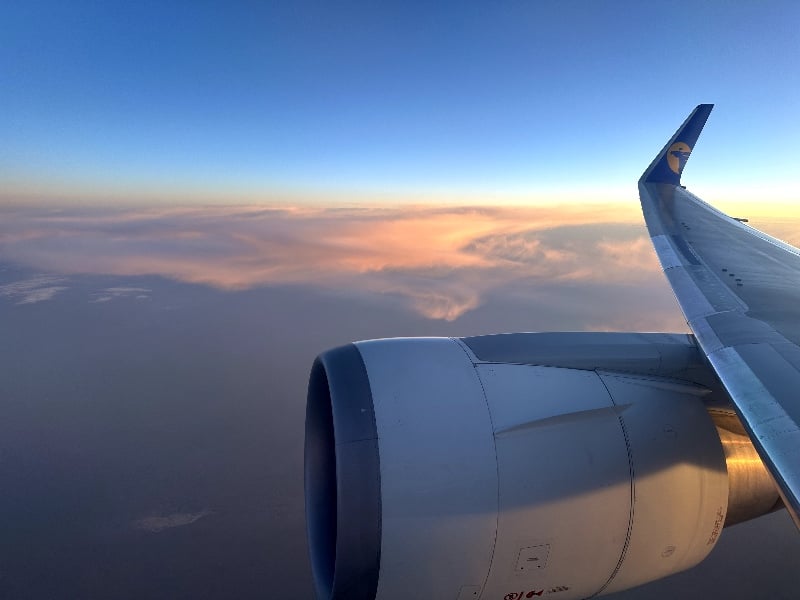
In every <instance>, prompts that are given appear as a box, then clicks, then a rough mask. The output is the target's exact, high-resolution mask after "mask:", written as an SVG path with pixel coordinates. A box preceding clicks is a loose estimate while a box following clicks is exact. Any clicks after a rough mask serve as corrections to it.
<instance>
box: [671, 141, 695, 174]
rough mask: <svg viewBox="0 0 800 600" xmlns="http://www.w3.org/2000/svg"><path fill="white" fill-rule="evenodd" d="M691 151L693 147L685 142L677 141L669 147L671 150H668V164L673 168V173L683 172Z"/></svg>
mask: <svg viewBox="0 0 800 600" xmlns="http://www.w3.org/2000/svg"><path fill="white" fill-rule="evenodd" d="M691 153H692V149H691V148H689V145H688V144H684V143H683V142H675V143H674V144H672V146H670V147H669V150H667V164H668V165H669V168H670V169H672V172H673V173H677V174H678V175H680V174H681V171H683V165H685V164H686V161H687V160H688V159H689V155H690V154H691Z"/></svg>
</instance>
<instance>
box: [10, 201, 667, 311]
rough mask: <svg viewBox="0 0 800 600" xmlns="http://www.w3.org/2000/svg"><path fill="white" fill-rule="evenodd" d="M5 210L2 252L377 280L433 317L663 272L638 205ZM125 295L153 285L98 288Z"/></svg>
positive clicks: (184, 271) (358, 282)
mask: <svg viewBox="0 0 800 600" xmlns="http://www.w3.org/2000/svg"><path fill="white" fill-rule="evenodd" d="M0 217H2V219H1V221H2V224H0V260H3V261H5V262H14V263H17V264H21V265H25V266H28V267H31V268H34V269H37V270H39V271H47V272H52V273H57V274H113V275H120V276H135V275H161V276H165V277H169V278H173V279H176V280H180V281H184V282H193V283H202V284H207V285H211V286H215V287H218V288H222V289H230V290H241V289H247V288H252V287H256V286H265V285H276V284H299V285H308V286H314V287H318V288H323V289H328V290H334V291H337V292H339V293H348V292H349V293H369V294H381V295H384V296H386V297H388V298H390V299H396V300H398V301H400V302H402V303H403V304H405V305H406V306H408V307H409V308H411V309H412V310H414V311H416V312H418V313H420V314H422V315H424V316H426V317H429V318H431V319H445V320H454V319H456V318H458V317H459V316H461V315H463V314H464V313H465V312H467V311H469V310H472V309H475V308H476V307H478V306H480V305H481V304H482V302H484V300H485V298H486V297H487V295H489V294H491V293H493V292H495V291H497V290H501V289H504V288H507V287H509V286H515V287H517V288H524V287H527V288H529V289H530V290H535V289H536V288H537V286H538V285H541V284H543V283H547V284H548V285H552V284H553V283H554V282H584V283H602V284H616V285H647V284H650V283H652V282H654V281H660V280H661V279H660V278H662V277H663V276H662V275H661V273H660V271H659V268H658V262H657V260H656V257H655V254H654V252H653V250H652V248H651V246H650V243H649V240H648V238H647V235H646V231H645V229H644V226H643V225H642V224H641V216H640V215H639V213H638V208H637V207H635V206H634V207H630V206H622V205H620V206H602V205H589V206H569V207H553V206H547V207H490V208H475V207H469V208H462V207H431V206H423V207H402V208H312V207H302V208H270V207H267V208H263V207H234V208H220V207H214V208H196V209H170V210H162V209H138V210H99V209H86V210H82V209H69V210H49V211H48V210H11V209H6V210H4V211H0ZM48 281H49V283H48V282H44V281H39V283H37V284H34V283H29V284H26V283H24V282H18V283H16V284H14V285H12V286H11V287H9V286H5V287H4V288H3V289H0V294H5V295H9V296H12V297H14V298H19V301H20V302H33V301H36V298H40V299H45V296H47V294H50V295H51V296H52V294H55V293H57V291H59V290H60V289H62V288H61V287H59V286H57V285H55V282H57V281H58V280H57V279H54V278H53V279H50V280H48ZM15 286H16V287H15ZM26 286H27V287H26ZM26 290H28V291H26ZM37 294H38V296H37ZM122 295H126V296H134V297H136V296H147V290H143V289H141V290H140V289H121V288H120V289H109V290H105V291H103V292H98V294H97V297H96V298H95V301H96V302H105V301H108V300H110V299H112V298H114V297H119V296H122Z"/></svg>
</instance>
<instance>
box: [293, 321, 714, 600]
mask: <svg viewBox="0 0 800 600" xmlns="http://www.w3.org/2000/svg"><path fill="white" fill-rule="evenodd" d="M548 335H550V337H548ZM492 338H493V339H492ZM548 352H549V353H550V355H551V356H552V355H554V354H555V355H558V356H556V358H554V359H552V360H550V361H548V360H547V358H546V355H548ZM702 369H703V366H702V363H701V362H700V360H699V359H698V355H697V351H696V348H695V347H694V345H693V344H692V342H691V340H690V339H689V338H688V336H677V335H676V336H670V335H663V336H654V335H652V334H651V335H649V336H641V335H639V334H562V335H561V337H553V336H552V334H512V335H509V336H487V337H485V338H465V339H451V338H422V339H412V338H409V339H391V340H374V341H367V342H358V343H355V344H349V345H347V346H343V347H340V348H337V349H334V350H331V351H328V352H326V353H324V354H322V355H320V356H319V357H318V358H317V360H316V362H315V363H314V366H313V368H312V372H311V378H310V381H309V394H308V405H307V416H306V459H305V462H306V514H307V523H308V537H309V547H310V553H311V562H312V570H313V575H314V581H315V586H316V590H317V595H318V597H319V598H324V599H333V598H348V599H351V600H361V599H364V600H373V599H375V598H379V599H381V600H388V599H394V598H398V599H399V598H417V597H418V598H457V599H459V600H464V599H477V598H482V599H497V600H518V599H521V598H534V597H539V596H551V595H552V596H555V597H558V598H563V599H564V600H567V599H570V598H586V597H589V596H592V595H596V594H607V593H611V592H615V591H620V590H624V589H627V588H630V587H633V586H635V585H639V584H642V583H646V582H649V581H653V580H656V579H659V578H661V577H665V576H667V575H670V574H672V573H676V572H679V571H682V570H684V569H687V568H689V567H691V566H693V565H695V564H697V563H698V562H700V561H701V560H702V559H703V558H705V557H706V555H707V554H708V553H709V552H710V551H711V549H712V548H713V547H714V545H715V543H716V541H717V539H718V537H719V534H720V531H721V529H722V527H723V525H724V522H725V517H726V512H727V507H728V496H729V490H728V477H727V472H726V463H725V454H724V453H723V449H722V444H721V442H720V437H719V435H718V434H717V429H716V428H715V425H714V423H713V422H712V420H711V418H710V416H709V414H708V412H707V410H706V406H705V405H704V403H703V396H704V395H705V394H706V393H707V392H708V390H707V389H706V388H705V387H703V386H700V385H698V384H697V383H693V382H690V381H686V380H685V379H679V378H677V377H676V376H680V375H681V374H684V375H685V374H686V373H690V372H694V373H695V375H696V374H697V373H698V370H702ZM693 370H694V371H693ZM693 379H697V377H693Z"/></svg>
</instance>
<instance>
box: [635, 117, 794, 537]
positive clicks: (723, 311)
mask: <svg viewBox="0 0 800 600" xmlns="http://www.w3.org/2000/svg"><path fill="white" fill-rule="evenodd" d="M712 108H713V105H711V104H701V105H699V106H698V107H697V108H695V110H694V111H693V112H692V114H691V115H689V118H687V119H686V121H685V122H684V123H683V125H681V127H680V128H679V129H678V131H677V132H676V133H675V135H674V136H673V137H672V138H671V139H670V141H669V142H668V143H667V145H666V146H665V147H664V148H663V149H662V150H661V152H660V153H659V154H658V155H657V156H656V158H655V160H653V162H652V163H651V164H650V166H649V167H648V168H647V170H646V171H645V172H644V174H643V175H642V177H641V179H640V180H639V196H640V198H641V202H642V212H643V214H644V218H645V222H646V223H647V228H648V231H649V232H650V237H651V238H652V242H653V246H654V247H655V249H656V253H657V254H658V258H659V261H660V262H661V266H662V268H663V269H664V273H665V275H666V276H667V279H668V280H669V282H670V285H671V286H672V289H673V291H674V293H675V296H676V298H677V299H678V303H679V304H680V306H681V309H682V311H683V314H684V316H685V317H686V320H687V322H688V324H689V326H690V327H691V328H692V331H693V332H694V334H695V336H696V338H697V341H698V343H699V345H700V347H701V349H702V350H703V352H704V353H705V354H706V356H707V357H708V360H709V362H710V363H711V365H712V367H713V368H714V370H715V371H716V373H717V375H718V376H719V379H720V380H721V382H722V383H723V385H724V386H725V388H726V389H727V391H728V393H729V394H730V396H731V399H732V400H733V402H734V404H735V407H736V410H737V412H738V413H739V416H740V417H741V419H742V422H743V424H744V426H745V427H746V428H747V430H748V432H749V434H750V437H751V438H752V440H753V443H754V445H755V446H756V448H757V449H758V451H759V454H760V455H761V458H762V459H763V460H764V462H765V464H766V465H767V466H768V467H769V469H770V471H771V472H772V475H773V477H774V478H775V481H776V483H777V484H778V487H779V488H780V491H781V496H782V497H783V500H784V503H785V504H786V507H787V508H788V510H789V512H790V513H791V515H792V518H793V519H794V522H795V525H797V526H798V528H800V517H798V515H800V426H799V425H798V423H800V250H798V249H796V248H794V247H792V246H789V245H788V244H785V243H784V242H781V241H780V240H777V239H775V238H772V237H770V236H768V235H767V234H765V233H762V232H760V231H758V230H756V229H753V228H751V227H749V226H747V225H744V224H743V223H741V222H739V221H737V220H736V219H733V218H731V217H729V216H727V215H725V214H723V213H722V212H720V211H718V210H717V209H715V208H713V207H712V206H710V205H708V204H706V203H705V202H703V201H702V200H700V199H699V198H697V197H696V196H694V195H693V194H691V193H690V192H688V191H687V190H686V189H684V188H683V187H682V186H681V185H680V177H681V174H682V172H683V168H684V166H685V164H686V161H687V159H688V157H689V154H690V153H691V151H692V148H693V147H694V145H695V143H696V142H697V138H698V137H699V135H700V132H701V130H702V129H703V126H704V125H705V122H706V120H707V118H708V115H709V114H710V113H711V109H712Z"/></svg>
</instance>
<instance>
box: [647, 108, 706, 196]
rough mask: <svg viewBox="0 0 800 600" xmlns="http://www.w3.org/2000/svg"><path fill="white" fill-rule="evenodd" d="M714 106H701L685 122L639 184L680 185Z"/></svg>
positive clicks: (648, 168)
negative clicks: (687, 163)
mask: <svg viewBox="0 0 800 600" xmlns="http://www.w3.org/2000/svg"><path fill="white" fill-rule="evenodd" d="M712 108H714V105H713V104H699V105H698V106H697V108H695V109H694V110H693V111H692V114H690V115H689V118H688V119H686V120H685V121H684V122H683V125H681V126H680V128H679V129H678V131H677V132H676V133H675V135H673V136H672V138H671V139H670V140H669V142H667V145H666V146H664V148H663V149H662V150H661V152H659V153H658V156H656V157H655V159H654V160H653V162H652V163H650V166H649V167H647V170H646V171H645V172H644V173H643V174H642V178H641V179H640V180H639V183H671V184H672V185H680V183H681V173H683V167H684V166H686V161H687V160H689V154H691V152H692V148H694V145H695V144H696V143H697V138H699V137H700V132H701V131H703V126H704V125H705V124H706V119H708V115H709V114H711V109H712Z"/></svg>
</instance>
